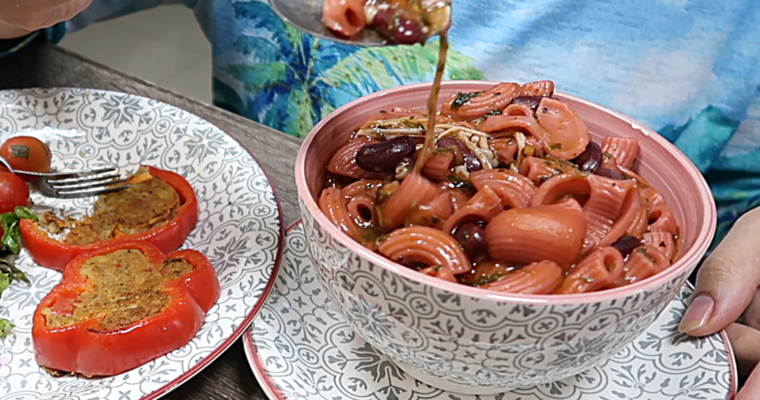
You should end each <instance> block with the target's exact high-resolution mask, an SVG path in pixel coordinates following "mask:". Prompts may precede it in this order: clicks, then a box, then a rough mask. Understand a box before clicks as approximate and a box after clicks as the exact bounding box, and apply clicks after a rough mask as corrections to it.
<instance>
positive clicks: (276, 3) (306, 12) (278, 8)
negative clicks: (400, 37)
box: [269, 0, 391, 47]
mask: <svg viewBox="0 0 760 400" xmlns="http://www.w3.org/2000/svg"><path fill="white" fill-rule="evenodd" d="M323 3H324V0H269V5H270V6H271V7H272V10H274V12H275V13H277V15H278V16H279V17H280V18H281V19H282V20H283V21H285V22H286V23H289V24H291V25H293V26H294V27H296V28H298V29H300V30H302V31H304V32H305V33H308V34H311V35H313V36H315V37H318V38H322V39H327V40H330V41H333V42H338V43H343V44H348V45H352V46H361V47H377V46H386V45H389V44H391V43H390V42H388V41H387V40H386V39H385V38H384V37H382V36H380V34H378V33H377V32H375V31H374V30H372V29H365V30H364V31H363V32H362V33H361V34H359V35H357V36H356V37H353V38H345V37H342V36H338V35H336V34H334V33H333V32H332V31H330V30H329V29H327V28H325V26H324V24H323V23H322V4H323Z"/></svg>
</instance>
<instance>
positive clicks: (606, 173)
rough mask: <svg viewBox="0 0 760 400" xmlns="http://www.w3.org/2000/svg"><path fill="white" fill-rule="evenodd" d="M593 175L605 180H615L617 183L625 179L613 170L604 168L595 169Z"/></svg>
mask: <svg viewBox="0 0 760 400" xmlns="http://www.w3.org/2000/svg"><path fill="white" fill-rule="evenodd" d="M594 173H595V174H597V175H599V176H603V177H605V178H610V179H615V180H618V181H622V180H625V179H626V178H625V175H623V174H622V173H620V172H618V171H615V170H614V169H609V168H604V167H601V168H597V170H596V171H594Z"/></svg>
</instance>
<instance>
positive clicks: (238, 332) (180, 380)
mask: <svg viewBox="0 0 760 400" xmlns="http://www.w3.org/2000/svg"><path fill="white" fill-rule="evenodd" d="M56 90H59V91H69V92H71V91H77V90H79V91H83V92H102V93H107V94H108V93H111V94H118V95H126V96H129V97H132V98H137V99H141V100H144V101H153V102H157V103H159V104H163V105H166V106H169V107H173V108H176V109H177V110H181V111H184V112H186V113H188V114H190V115H192V116H193V117H195V118H198V119H200V120H201V121H204V122H206V123H208V124H209V125H210V126H212V127H214V128H215V129H217V130H218V131H219V132H221V133H223V134H224V135H225V136H227V137H228V138H230V139H231V140H232V141H233V142H235V143H236V144H237V145H238V146H240V148H242V149H243V150H244V151H245V152H246V153H248V155H250V156H251V158H253V160H254V161H255V162H256V164H257V165H258V167H259V169H260V170H261V173H262V174H263V175H264V177H265V178H266V180H267V182H268V183H269V187H270V188H271V189H272V193H273V194H274V200H275V204H276V206H277V219H278V221H279V224H278V225H279V229H278V230H279V235H278V238H277V239H278V244H277V252H276V254H275V258H274V265H273V266H272V273H271V274H270V276H269V279H268V280H267V283H266V285H264V288H263V290H262V292H261V296H259V299H258V300H257V301H256V303H255V304H254V305H253V307H252V308H251V311H249V312H248V314H247V315H246V316H245V318H244V319H243V321H242V323H241V324H240V325H238V327H237V328H235V330H234V331H233V332H232V334H231V335H230V336H229V337H228V338H227V339H226V340H225V341H224V342H222V343H221V344H220V345H219V346H217V347H216V348H215V349H214V350H213V351H212V352H211V353H209V354H207V355H206V356H205V357H203V359H202V360H201V361H199V362H198V363H197V364H195V365H193V366H192V367H190V369H188V370H187V371H185V372H183V373H182V374H181V375H179V376H178V377H176V378H174V379H173V380H171V381H169V382H167V383H165V384H163V385H162V386H161V387H160V388H158V389H156V390H154V391H153V392H151V393H149V394H148V395H146V396H143V397H140V398H139V400H156V399H158V398H160V397H163V396H165V395H167V394H169V393H170V392H172V391H174V390H175V389H177V388H178V387H180V386H181V385H183V384H184V383H186V382H187V381H189V380H190V379H192V378H193V377H195V376H196V375H197V374H198V373H200V372H201V371H203V370H204V369H205V368H206V367H208V366H209V365H210V364H211V363H213V362H214V361H216V360H217V359H218V358H219V357H221V356H222V354H224V352H226V351H227V350H229V349H230V347H231V346H232V345H233V344H234V343H235V341H237V340H238V339H240V337H241V336H246V335H244V334H245V333H246V332H248V329H249V327H250V325H251V322H253V319H254V318H255V317H256V315H257V314H258V312H259V310H260V309H261V308H262V307H263V306H264V304H265V302H266V300H267V299H268V298H269V295H270V294H271V291H272V288H273V287H274V283H275V280H274V277H276V276H277V273H278V272H279V270H280V265H281V264H282V258H283V252H284V249H285V235H286V231H289V229H290V227H288V228H287V229H286V228H285V221H284V219H283V215H282V202H281V201H280V195H279V194H278V192H277V188H276V187H275V186H274V183H273V182H272V178H271V177H270V176H269V173H268V172H267V170H266V168H264V166H263V165H262V164H261V162H259V159H258V158H257V157H256V155H254V154H253V153H252V152H251V150H249V149H248V148H247V147H246V146H244V145H243V144H242V143H240V141H239V140H238V139H236V138H235V137H234V136H232V135H230V134H229V133H227V132H226V131H225V130H223V129H221V128H219V127H218V126H217V125H216V124H214V123H212V122H211V121H209V120H207V119H206V118H203V117H201V116H199V115H198V114H196V113H194V112H192V111H188V110H186V109H184V108H182V107H179V106H176V105H174V104H170V103H167V102H165V101H162V100H158V99H153V98H150V97H146V96H142V95H136V94H132V93H126V92H120V91H116V90H110V89H97V88H91V87H73V86H56V87H24V88H10V89H2V90H0V94H2V93H3V92H16V93H19V95H27V96H28V95H30V94H34V93H33V92H34V91H56ZM25 91H29V92H31V93H24V92H25ZM0 104H7V102H4V101H2V100H0ZM212 107H214V106H212ZM220 110H221V109H220ZM252 122H255V121H252ZM298 221H299V222H300V219H299V220H298ZM193 230H195V228H193ZM162 357H163V356H162Z"/></svg>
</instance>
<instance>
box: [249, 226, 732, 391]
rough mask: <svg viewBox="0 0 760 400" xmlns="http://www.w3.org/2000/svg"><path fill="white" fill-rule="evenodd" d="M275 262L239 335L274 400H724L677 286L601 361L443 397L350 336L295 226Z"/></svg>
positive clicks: (728, 375) (722, 366) (710, 355)
mask: <svg viewBox="0 0 760 400" xmlns="http://www.w3.org/2000/svg"><path fill="white" fill-rule="evenodd" d="M284 246H285V249H284V253H283V265H282V268H280V271H279V273H278V274H277V276H276V277H275V279H274V282H275V283H274V288H273V290H272V292H271V293H270V294H269V297H268V298H267V300H266V303H265V305H264V306H263V307H262V309H261V311H259V313H258V314H256V317H255V318H254V320H253V323H252V324H251V327H250V328H249V329H248V331H247V332H246V334H245V336H244V337H243V339H244V341H245V350H246V355H247V356H248V361H249V363H250V364H251V367H252V369H253V372H254V374H255V375H256V377H257V378H258V380H259V382H260V383H261V385H262V387H263V389H264V390H265V391H266V392H267V394H268V396H269V398H270V399H273V400H275V399H276V400H296V399H298V400H300V399H324V400H338V399H341V400H354V399H356V400H358V399H362V400H366V399H376V400H418V399H419V400H422V399H425V400H465V399H468V400H475V399H480V400H549V399H551V400H555V399H556V400H558V399H563V400H566V399H569V400H579V399H583V400H613V399H626V398H627V399H642V400H649V399H674V400H686V399H700V400H725V399H730V398H731V397H733V395H734V393H735V391H736V370H735V367H734V363H733V353H732V352H731V348H730V346H729V344H728V342H727V339H726V337H725V336H724V335H713V336H709V337H706V338H699V339H694V338H690V337H688V336H686V335H683V334H680V333H678V331H677V329H676V328H677V326H678V322H679V320H680V317H681V315H682V314H683V312H684V310H685V308H686V303H685V299H687V298H688V296H689V294H690V293H691V289H689V288H688V287H684V288H683V289H682V290H681V292H680V293H679V294H678V296H677V297H676V298H675V299H674V300H673V301H672V302H671V303H670V305H669V306H668V307H667V308H666V309H665V310H664V311H663V313H662V314H661V315H660V317H659V318H658V319H657V320H656V321H655V323H654V324H653V325H652V326H651V328H650V329H649V330H648V331H647V332H646V333H644V334H643V335H642V336H640V337H639V338H638V339H636V341H635V342H634V343H633V344H631V345H630V346H628V347H627V348H625V349H624V350H622V351H621V352H620V353H618V354H617V355H616V356H615V357H613V358H612V359H611V360H610V361H608V362H607V363H606V364H605V365H603V366H602V367H600V368H598V369H592V370H590V371H587V372H585V373H583V374H580V375H577V376H574V377H571V378H567V379H564V380H562V381H558V382H553V383H550V384H546V385H540V386H536V387H533V388H529V389H519V390H514V391H512V392H508V393H502V394H499V395H493V396H472V395H462V394H455V393H449V392H445V391H442V390H440V389H436V388H433V387H430V386H427V385H425V384H424V383H421V382H419V381H416V380H415V379H414V378H411V377H410V376H408V375H406V374H405V373H404V372H403V371H402V370H400V369H399V368H397V367H396V366H395V365H394V364H393V363H392V362H391V361H390V360H389V359H388V358H387V357H385V356H383V355H381V354H380V353H378V352H377V351H375V350H374V349H373V348H372V347H371V346H369V345H368V344H367V343H365V342H364V340H362V339H361V338H360V337H358V336H357V335H356V334H354V332H353V331H352V330H351V328H350V327H349V326H348V324H347V323H346V322H345V320H344V319H343V318H342V317H341V315H340V314H339V313H338V310H337V308H336V307H335V306H334V304H333V303H332V302H331V301H330V300H329V299H328V297H327V295H326V293H325V292H324V291H323V290H322V288H321V287H320V285H319V282H318V281H317V277H316V274H315V271H314V268H313V266H312V264H311V261H310V260H309V257H308V250H307V247H306V240H305V237H304V233H303V230H302V228H301V226H300V224H296V225H293V226H292V227H291V228H289V229H288V233H287V236H286V239H285V245H284Z"/></svg>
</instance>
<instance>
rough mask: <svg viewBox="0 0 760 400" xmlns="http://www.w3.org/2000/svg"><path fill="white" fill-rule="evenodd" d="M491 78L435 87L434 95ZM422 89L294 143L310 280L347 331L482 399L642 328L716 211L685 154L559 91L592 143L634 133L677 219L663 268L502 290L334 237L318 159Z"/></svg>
mask: <svg viewBox="0 0 760 400" xmlns="http://www.w3.org/2000/svg"><path fill="white" fill-rule="evenodd" d="M492 85H494V83H493V82H468V81H455V82H447V83H444V85H443V88H442V90H441V98H442V99H446V98H447V97H449V95H450V94H452V93H457V92H474V91H480V90H485V89H487V88H489V87H491V86H492ZM429 91H430V84H420V85H411V86H404V87H400V88H396V89H392V90H386V91H383V92H378V93H376V94H373V95H371V96H367V97H363V98H361V99H359V100H356V101H354V102H352V103H350V104H348V105H346V106H344V107H341V108H340V109H338V110H336V111H335V112H333V113H332V114H330V115H329V116H328V117H327V118H325V119H324V120H322V121H321V122H320V123H319V124H318V125H317V126H316V127H315V128H314V129H313V130H312V131H311V133H310V134H309V136H308V137H307V138H306V139H305V140H304V142H303V145H302V147H301V150H300V152H299V153H298V158H297V160H296V171H295V172H296V183H297V186H298V193H299V198H300V204H301V215H302V217H303V227H304V230H305V233H306V238H307V242H308V247H309V254H310V256H311V258H312V261H313V262H314V264H315V265H316V266H317V276H318V279H319V280H320V282H321V284H322V286H323V287H324V289H325V290H326V291H327V293H328V294H329V296H330V298H331V299H332V300H333V301H334V303H335V304H336V305H337V307H338V308H339V311H340V312H341V313H342V314H343V316H344V317H345V318H346V320H347V321H348V322H349V323H350V324H351V326H352V328H353V329H354V330H355V331H356V333H358V334H359V335H360V336H361V337H362V338H363V339H364V340H366V341H367V342H368V343H370V344H371V345H372V346H373V347H375V348H376V349H377V350H379V351H381V352H383V353H385V354H386V355H388V357H389V358H390V359H391V360H393V361H394V362H395V363H396V364H398V366H399V367H401V368H402V369H403V370H404V371H406V372H407V373H409V374H410V375H412V376H413V377H415V378H417V379H419V380H420V381H422V382H425V383H427V384H429V385H431V386H434V387H438V388H441V389H445V390H449V391H453V392H459V393H468V394H492V393H499V392H503V391H506V390H509V389H512V388H515V387H529V386H534V385H537V384H540V383H545V382H550V381H554V380H558V379H562V378H565V377H568V376H571V375H574V374H578V373H579V372H582V371H584V370H587V369H589V368H592V367H594V366H597V365H599V364H601V363H603V362H604V361H606V360H607V359H608V358H610V357H611V356H612V355H614V354H615V353H616V352H618V351H619V350H620V349H622V348H623V347H625V346H626V345H628V344H629V343H631V342H632V341H633V340H634V339H635V338H636V337H637V336H639V335H641V334H642V333H643V332H644V331H645V330H646V329H647V327H648V326H649V325H650V324H651V323H652V322H653V321H654V320H655V318H657V316H658V315H659V313H660V312H661V311H662V310H663V308H664V307H665V306H666V305H667V304H668V303H669V302H670V301H671V299H672V298H673V297H674V296H675V295H676V293H677V292H678V290H679V288H680V287H681V285H682V284H683V283H684V281H685V280H686V279H687V277H688V276H689V274H690V273H691V271H692V270H693V269H694V268H695V267H696V265H697V263H698V262H699V260H700V258H701V257H702V256H703V255H704V254H705V252H706V251H707V248H708V246H709V244H710V242H711V240H712V238H713V232H714V230H715V225H716V211H715V204H714V200H713V197H712V195H711V193H710V190H709V187H708V186H707V183H706V182H705V180H704V179H703V178H702V175H701V174H700V172H699V171H698V170H697V168H696V167H695V166H694V165H693V164H692V163H691V162H690V161H689V159H688V158H687V157H686V156H685V155H684V154H683V153H681V152H680V151H679V150H678V149H676V147H674V146H673V145H672V144H670V143H669V142H668V141H667V140H665V139H664V138H662V137H660V136H659V135H657V134H656V133H655V132H653V131H651V130H649V129H647V128H645V127H643V126H641V125H640V124H638V123H637V122H635V121H633V120H631V119H629V118H627V117H625V116H623V115H620V114H618V113H616V112H613V111H611V110H608V109H606V108H604V107H601V106H599V105H596V104H593V103H590V102H588V101H585V100H582V99H578V98H576V97H572V96H568V95H565V94H559V93H558V94H556V97H558V98H560V99H562V100H564V101H566V102H568V103H569V104H570V105H571V107H572V108H573V109H574V110H575V111H576V112H577V113H578V114H580V116H581V117H582V118H583V119H584V120H585V122H586V124H587V125H588V128H589V130H590V131H591V134H592V136H593V138H594V139H595V140H600V139H601V138H603V137H605V136H610V135H613V134H614V135H616V136H622V137H630V138H636V139H639V143H640V153H639V154H640V157H639V168H638V171H639V172H640V173H641V174H642V175H643V176H644V177H645V178H647V179H648V180H649V182H650V183H651V184H652V185H653V186H654V187H656V188H657V189H659V190H660V191H661V192H662V195H663V196H664V197H665V200H666V201H667V203H668V204H669V205H670V206H671V207H672V208H673V210H674V212H675V215H676V217H677V219H678V221H679V222H680V223H681V227H682V236H683V243H684V245H683V249H682V251H681V256H680V259H679V260H678V261H677V262H675V263H674V264H673V265H672V266H671V267H670V268H669V269H667V270H666V271H664V272H662V273H660V274H659V275H656V276H654V277H652V278H650V279H646V280H643V281H641V282H638V283H635V284H632V285H629V286H625V287H622V288H618V289H614V290H607V291H602V292H596V293H588V294H578V295H545V296H537V295H533V296H529V295H510V294H500V293H495V292H489V291H486V290H482V289H478V288H473V287H467V286H464V285H459V284H455V283H450V282H446V281H443V280H441V279H437V278H433V277H429V276H426V275H424V274H421V273H419V272H417V271H415V270H412V269H410V268H407V267H405V266H403V265H400V264H396V263H394V262H392V261H389V260H388V259H386V258H384V257H382V256H381V255H379V254H376V253H373V252H372V251H370V250H368V249H366V248H365V247H363V246H361V245H360V244H359V243H357V242H355V241H353V240H352V239H351V238H349V237H348V236H346V235H344V234H343V233H341V232H340V231H339V230H338V229H337V228H336V227H335V226H334V225H333V224H332V223H331V222H330V221H329V220H328V219H327V218H326V217H325V216H324V215H323V214H322V212H321V211H320V209H319V207H318V205H317V202H316V201H315V198H316V196H317V195H318V194H319V192H320V190H321V188H322V184H323V178H324V175H325V166H326V164H327V162H328V161H329V159H330V157H331V156H332V154H333V153H334V152H335V151H336V150H337V148H338V147H340V146H341V145H342V144H343V143H345V142H346V140H347V139H348V136H349V135H350V133H351V132H352V131H353V130H354V129H355V128H356V127H357V126H359V125H361V124H362V123H363V122H364V121H365V120H366V119H367V118H369V117H370V116H371V115H372V114H374V113H376V112H378V111H380V110H382V109H386V110H387V109H391V108H392V107H394V106H398V107H408V108H419V107H421V106H423V107H424V105H425V104H426V102H427V97H428V94H429Z"/></svg>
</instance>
